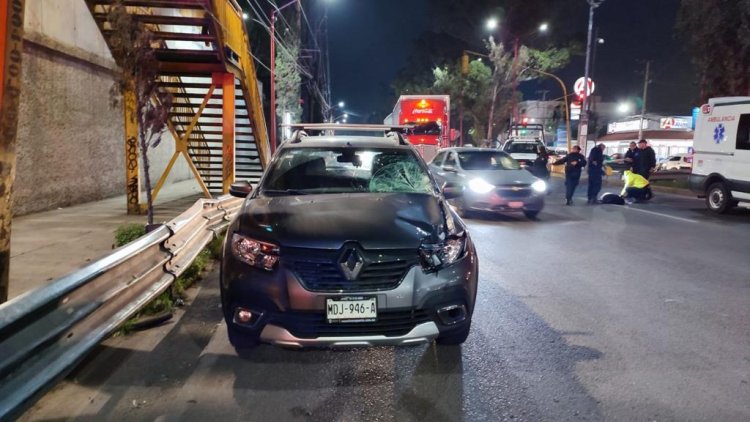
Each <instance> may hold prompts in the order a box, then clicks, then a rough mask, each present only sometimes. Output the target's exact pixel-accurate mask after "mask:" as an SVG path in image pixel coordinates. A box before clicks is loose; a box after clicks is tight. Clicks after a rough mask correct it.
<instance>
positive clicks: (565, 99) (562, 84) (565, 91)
mask: <svg viewBox="0 0 750 422" xmlns="http://www.w3.org/2000/svg"><path fill="white" fill-rule="evenodd" d="M526 70H531V71H532V72H537V73H540V74H542V75H544V76H548V77H550V78H553V79H554V80H556V81H557V83H559V84H560V88H562V92H563V112H564V113H565V138H566V142H567V147H568V151H570V147H571V146H572V145H571V142H570V113H569V112H568V89H567V88H566V87H565V82H563V81H562V79H560V78H558V77H557V76H555V75H553V74H551V73H548V72H544V71H542V70H538V69H534V68H531V67H527V68H526V69H524V70H522V71H521V72H520V73H523V72H524V71H526Z"/></svg>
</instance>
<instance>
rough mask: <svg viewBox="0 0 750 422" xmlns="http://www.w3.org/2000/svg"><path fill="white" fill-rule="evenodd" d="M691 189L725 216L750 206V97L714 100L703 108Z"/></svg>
mask: <svg viewBox="0 0 750 422" xmlns="http://www.w3.org/2000/svg"><path fill="white" fill-rule="evenodd" d="M693 146H694V148H695V155H694V156H693V163H694V165H693V170H692V173H691V175H690V179H689V184H690V188H691V189H692V190H693V191H694V192H696V193H697V194H698V196H699V197H703V198H706V206H707V207H708V209H709V210H711V211H713V212H716V213H723V212H726V211H727V210H729V209H730V208H732V207H735V206H737V205H739V204H740V203H741V202H744V203H746V204H747V203H750V97H724V98H712V99H710V100H709V101H708V104H704V105H703V107H701V111H700V114H699V115H698V119H697V121H696V126H695V135H694V138H693Z"/></svg>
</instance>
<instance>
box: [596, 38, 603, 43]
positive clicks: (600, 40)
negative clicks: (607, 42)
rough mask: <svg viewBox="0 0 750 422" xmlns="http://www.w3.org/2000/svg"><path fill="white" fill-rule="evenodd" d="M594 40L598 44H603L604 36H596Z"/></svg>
mask: <svg viewBox="0 0 750 422" xmlns="http://www.w3.org/2000/svg"><path fill="white" fill-rule="evenodd" d="M596 42H597V43H599V44H604V38H597V39H596Z"/></svg>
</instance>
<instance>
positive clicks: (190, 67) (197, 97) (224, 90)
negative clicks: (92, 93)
mask: <svg viewBox="0 0 750 422" xmlns="http://www.w3.org/2000/svg"><path fill="white" fill-rule="evenodd" d="M86 3H87V5H88V7H89V10H90V11H91V13H92V15H93V17H94V19H95V20H96V22H97V25H98V26H99V28H100V29H101V31H102V34H103V35H104V38H105V40H107V42H108V43H109V37H108V35H109V34H111V31H112V27H111V24H110V22H109V21H108V19H109V11H110V9H111V8H112V7H113V5H116V4H117V3H120V4H122V5H124V6H125V7H126V10H127V12H128V14H129V15H131V16H132V17H134V18H135V19H137V20H138V22H140V23H141V24H143V25H144V26H145V27H146V28H148V29H149V30H150V31H151V32H153V33H154V34H155V36H156V37H157V38H158V39H159V40H160V43H159V48H158V49H156V51H155V53H156V58H157V59H158V61H159V73H160V78H161V82H162V85H163V86H164V88H165V89H167V90H168V91H170V92H171V94H172V97H173V105H172V109H171V111H170V114H169V124H168V127H169V129H170V132H171V133H172V135H173V137H174V138H175V142H176V152H175V155H174V156H173V157H172V160H171V162H170V163H169V165H168V167H167V169H166V171H165V172H164V174H163V176H162V177H161V178H160V180H159V181H158V182H157V183H156V185H155V187H154V195H155V194H157V193H158V191H159V189H161V187H162V186H163V184H164V181H165V180H166V178H167V175H168V173H169V171H170V170H171V168H172V166H173V165H174V163H175V162H176V160H177V159H179V157H180V156H184V157H185V158H187V159H188V165H189V166H190V168H191V170H192V171H193V173H194V175H195V176H196V178H197V179H198V181H199V183H200V184H201V187H202V189H203V191H204V193H205V194H206V196H208V197H211V196H212V194H214V195H215V194H221V193H227V192H228V189H229V186H230V185H231V183H232V182H234V180H235V178H236V179H239V180H249V181H251V182H256V181H258V179H259V177H260V175H261V173H262V171H263V168H264V167H265V165H266V163H267V162H268V160H269V159H270V151H269V141H268V131H267V128H266V123H265V118H264V114H263V108H262V105H261V99H260V93H259V89H258V83H257V80H256V74H255V66H254V63H253V58H252V56H251V53H250V51H251V49H250V41H249V38H248V36H247V32H246V29H245V25H244V21H243V19H242V13H243V12H242V9H241V8H240V7H239V5H238V4H237V2H236V1H235V0H86ZM124 98H125V101H126V118H125V120H126V125H125V126H126V128H125V131H126V151H129V152H128V153H126V156H127V157H129V158H128V160H130V159H132V152H133V151H134V148H133V140H134V139H135V138H136V134H137V126H136V127H134V126H133V124H135V123H134V119H132V118H130V119H129V118H128V116H127V101H128V96H127V95H125V97H124ZM132 98H133V99H134V98H135V97H134V95H132ZM128 140H130V141H128ZM128 142H130V145H129V144H128ZM128 148H130V149H129V150H128ZM134 166H135V167H136V168H135V170H133V168H132V167H134ZM126 167H127V172H128V186H129V188H128V196H129V197H128V205H129V206H128V210H129V212H131V211H133V212H136V208H142V206H140V205H138V206H137V207H136V206H133V205H132V202H133V201H135V202H136V203H139V200H138V198H133V197H132V196H133V195H136V196H138V195H137V192H139V190H140V188H136V187H134V186H139V185H138V183H139V182H140V179H139V178H140V175H139V172H138V168H137V167H138V163H137V159H136V160H135V162H126ZM134 178H137V179H134ZM133 190H134V191H135V193H134V192H132V191H133ZM131 208H133V209H132V210H131Z"/></svg>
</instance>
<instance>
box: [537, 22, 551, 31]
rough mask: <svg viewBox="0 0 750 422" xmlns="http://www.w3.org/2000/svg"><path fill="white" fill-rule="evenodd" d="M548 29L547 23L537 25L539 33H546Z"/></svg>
mask: <svg viewBox="0 0 750 422" xmlns="http://www.w3.org/2000/svg"><path fill="white" fill-rule="evenodd" d="M548 29H549V24H548V23H547V22H544V23H542V24H541V25H539V32H547V30H548Z"/></svg>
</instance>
